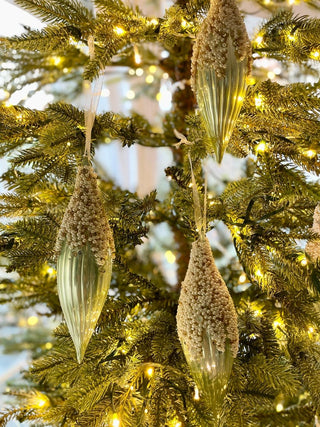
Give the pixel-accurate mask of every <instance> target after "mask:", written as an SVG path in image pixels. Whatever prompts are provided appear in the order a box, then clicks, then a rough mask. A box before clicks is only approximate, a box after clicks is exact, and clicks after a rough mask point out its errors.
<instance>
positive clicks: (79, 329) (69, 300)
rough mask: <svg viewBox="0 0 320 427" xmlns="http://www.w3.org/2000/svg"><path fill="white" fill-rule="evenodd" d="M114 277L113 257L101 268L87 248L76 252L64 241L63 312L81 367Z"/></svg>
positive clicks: (60, 278)
mask: <svg viewBox="0 0 320 427" xmlns="http://www.w3.org/2000/svg"><path fill="white" fill-rule="evenodd" d="M111 273H112V254H111V251H110V257H107V259H106V262H105V264H104V265H103V266H98V265H97V263H96V260H95V257H94V255H93V253H92V251H91V248H90V246H89V245H88V244H87V245H86V246H84V247H83V248H82V249H80V250H78V251H77V252H75V251H72V249H71V248H70V246H69V245H68V243H67V242H66V241H65V242H64V244H63V245H62V249H61V252H60V255H59V257H58V264H57V286H58V294H59V299H60V304H61V308H62V311H63V314H64V318H65V321H66V323H67V326H68V329H69V332H70V335H71V338H72V340H73V343H74V346H75V349H76V354H77V360H78V362H79V363H81V361H82V359H83V357H84V354H85V351H86V348H87V345H88V343H89V341H90V338H91V336H92V334H93V332H94V329H95V326H96V324H97V321H98V318H99V316H100V313H101V310H102V308H103V305H104V302H105V300H106V297H107V294H108V290H109V286H110V280H111Z"/></svg>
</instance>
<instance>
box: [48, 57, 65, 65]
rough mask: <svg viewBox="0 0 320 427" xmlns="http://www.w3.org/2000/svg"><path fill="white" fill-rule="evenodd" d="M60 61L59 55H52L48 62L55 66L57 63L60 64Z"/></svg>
mask: <svg viewBox="0 0 320 427" xmlns="http://www.w3.org/2000/svg"><path fill="white" fill-rule="evenodd" d="M61 62H62V58H61V56H52V57H51V58H50V63H51V64H52V65H55V66H57V65H59V64H61Z"/></svg>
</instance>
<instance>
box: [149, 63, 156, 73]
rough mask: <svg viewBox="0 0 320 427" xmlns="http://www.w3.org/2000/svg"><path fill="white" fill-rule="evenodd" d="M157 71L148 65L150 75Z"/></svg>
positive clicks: (154, 67) (153, 66)
mask: <svg viewBox="0 0 320 427" xmlns="http://www.w3.org/2000/svg"><path fill="white" fill-rule="evenodd" d="M156 71H157V67H156V66H155V65H150V67H149V72H150V73H151V74H154V73H155V72H156Z"/></svg>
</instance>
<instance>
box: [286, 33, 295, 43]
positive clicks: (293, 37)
mask: <svg viewBox="0 0 320 427" xmlns="http://www.w3.org/2000/svg"><path fill="white" fill-rule="evenodd" d="M287 39H288V40H289V42H295V41H296V40H297V36H296V35H295V34H291V33H290V34H288V35H287Z"/></svg>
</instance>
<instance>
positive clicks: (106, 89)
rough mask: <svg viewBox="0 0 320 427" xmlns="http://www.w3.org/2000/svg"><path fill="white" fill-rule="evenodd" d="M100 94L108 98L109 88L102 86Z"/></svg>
mask: <svg viewBox="0 0 320 427" xmlns="http://www.w3.org/2000/svg"><path fill="white" fill-rule="evenodd" d="M101 96H102V97H103V98H108V96H110V90H109V89H108V88H107V87H105V88H103V89H102V91H101Z"/></svg>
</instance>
